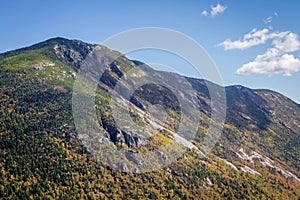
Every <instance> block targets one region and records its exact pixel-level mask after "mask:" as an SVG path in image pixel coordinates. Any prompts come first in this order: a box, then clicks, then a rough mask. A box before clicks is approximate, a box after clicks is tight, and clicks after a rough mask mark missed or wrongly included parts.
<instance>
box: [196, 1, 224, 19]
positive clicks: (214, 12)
mask: <svg viewBox="0 0 300 200" xmlns="http://www.w3.org/2000/svg"><path fill="white" fill-rule="evenodd" d="M210 9H211V10H210V12H208V11H207V10H203V11H202V12H201V14H202V15H203V16H208V15H210V16H211V17H215V16H217V15H219V14H222V13H224V12H225V10H226V9H227V7H226V6H222V5H221V4H219V3H218V4H217V5H216V6H213V5H211V6H210Z"/></svg>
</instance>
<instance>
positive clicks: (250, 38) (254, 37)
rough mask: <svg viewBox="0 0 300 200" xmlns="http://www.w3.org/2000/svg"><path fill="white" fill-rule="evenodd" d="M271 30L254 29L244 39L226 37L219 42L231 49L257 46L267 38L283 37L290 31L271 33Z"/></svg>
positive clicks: (225, 47)
mask: <svg viewBox="0 0 300 200" xmlns="http://www.w3.org/2000/svg"><path fill="white" fill-rule="evenodd" d="M269 32H270V30H269V29H267V28H264V29H262V30H257V29H256V28H255V29H252V31H250V32H249V33H247V34H245V35H244V36H243V39H242V40H241V39H239V40H236V41H232V40H231V39H226V40H225V41H223V42H221V43H219V44H218V46H222V47H223V48H224V49H225V50H231V49H242V50H243V49H248V48H250V47H253V46H257V45H260V44H264V43H266V41H267V40H269V39H273V38H283V37H285V36H286V35H287V34H288V33H289V32H274V33H269Z"/></svg>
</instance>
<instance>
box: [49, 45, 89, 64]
mask: <svg viewBox="0 0 300 200" xmlns="http://www.w3.org/2000/svg"><path fill="white" fill-rule="evenodd" d="M72 43H73V44H72V45H70V44H69V45H68V44H56V45H55V46H54V50H55V53H56V55H57V56H58V57H59V58H60V59H62V60H64V61H66V62H67V63H69V64H72V65H74V66H75V67H76V68H77V69H78V68H80V63H81V62H82V61H83V60H84V59H85V57H86V55H87V54H88V53H89V52H91V51H92V50H93V48H94V47H95V45H89V44H86V43H84V42H81V41H76V40H74V41H72Z"/></svg>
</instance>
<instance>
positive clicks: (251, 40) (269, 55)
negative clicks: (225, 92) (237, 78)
mask: <svg viewBox="0 0 300 200" xmlns="http://www.w3.org/2000/svg"><path fill="white" fill-rule="evenodd" d="M268 40H272V42H271V45H272V47H271V48H269V49H267V51H266V52H265V53H264V54H261V55H257V56H256V58H255V59H254V61H251V62H249V63H246V64H243V65H242V66H241V67H240V68H239V69H238V70H237V71H236V73H237V74H239V75H250V74H283V75H285V76H291V75H292V74H293V73H295V72H298V71H300V59H299V58H296V57H295V56H294V55H293V54H291V53H293V52H295V51H298V50H299V49H300V41H299V40H298V36H297V34H295V33H293V32H290V31H284V32H270V30H269V29H266V28H265V29H262V30H257V29H253V30H252V31H250V32H249V33H247V34H245V35H244V36H243V39H240V40H236V41H231V40H230V39H226V40H225V41H224V42H222V43H220V44H218V46H222V47H223V48H224V50H230V49H247V48H250V47H253V46H256V45H260V44H264V43H266V41H268Z"/></svg>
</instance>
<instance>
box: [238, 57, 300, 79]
mask: <svg viewBox="0 0 300 200" xmlns="http://www.w3.org/2000/svg"><path fill="white" fill-rule="evenodd" d="M259 57H265V56H263V55H260V56H257V57H256V59H255V60H254V61H252V62H249V63H246V64H244V65H242V67H241V68H239V69H238V70H237V71H236V73H237V74H239V75H251V74H283V75H284V76H291V75H292V73H295V72H298V71H300V60H299V59H298V58H295V57H294V55H291V54H283V55H281V56H278V55H276V56H275V57H272V58H269V59H260V58H259Z"/></svg>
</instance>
